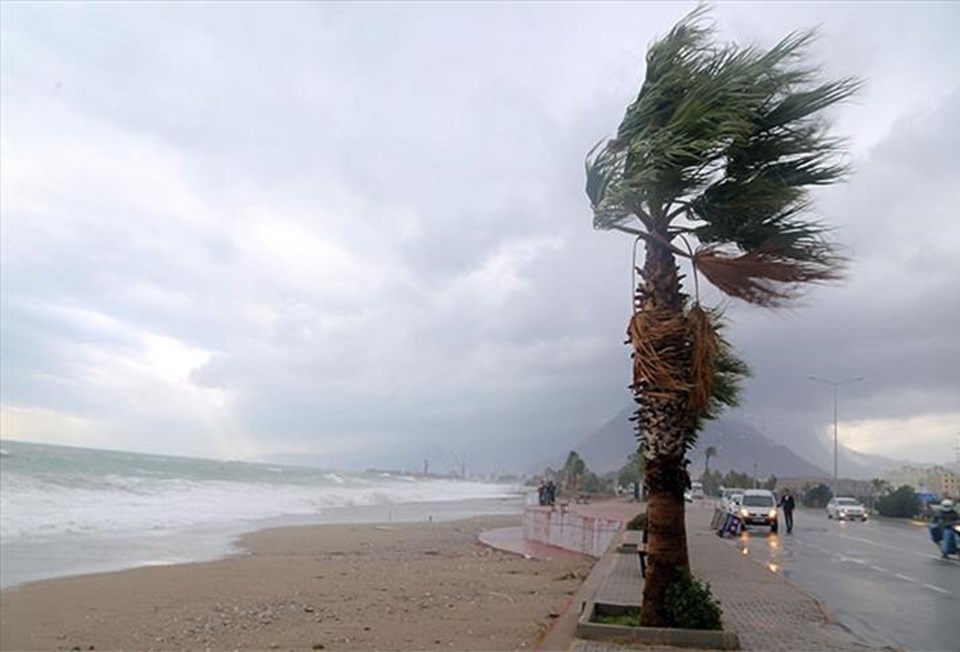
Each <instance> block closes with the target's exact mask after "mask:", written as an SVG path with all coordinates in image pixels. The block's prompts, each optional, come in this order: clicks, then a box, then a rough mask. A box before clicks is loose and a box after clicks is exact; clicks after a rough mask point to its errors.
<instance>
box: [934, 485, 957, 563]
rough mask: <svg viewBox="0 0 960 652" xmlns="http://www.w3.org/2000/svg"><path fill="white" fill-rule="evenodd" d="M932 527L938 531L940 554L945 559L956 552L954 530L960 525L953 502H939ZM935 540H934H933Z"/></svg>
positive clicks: (945, 500)
mask: <svg viewBox="0 0 960 652" xmlns="http://www.w3.org/2000/svg"><path fill="white" fill-rule="evenodd" d="M933 523H934V526H935V527H936V528H937V529H938V530H939V532H938V533H937V534H939V535H940V536H939V541H938V542H939V544H940V553H941V554H942V555H943V556H944V557H946V556H947V555H952V554H955V553H956V552H957V533H956V530H955V529H954V528H955V527H956V525H957V524H958V523H960V515H958V514H957V510H956V508H955V507H954V506H953V501H952V500H950V499H949V498H944V499H943V500H942V501H940V507H939V509H937V510H936V511H934V513H933ZM934 540H935V541H936V540H937V539H936V538H935V539H934Z"/></svg>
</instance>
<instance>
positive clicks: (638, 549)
mask: <svg viewBox="0 0 960 652" xmlns="http://www.w3.org/2000/svg"><path fill="white" fill-rule="evenodd" d="M617 552H623V553H636V555H637V557H638V558H639V559H640V577H646V576H647V531H646V530H625V531H624V532H623V537H622V538H621V539H620V545H619V546H617Z"/></svg>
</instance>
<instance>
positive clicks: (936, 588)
mask: <svg viewBox="0 0 960 652" xmlns="http://www.w3.org/2000/svg"><path fill="white" fill-rule="evenodd" d="M924 586H925V587H927V588H928V589H930V590H931V591H936V592H937V593H945V594H946V595H950V591H947V590H946V589H941V588H940V587H939V586H934V585H933V584H924Z"/></svg>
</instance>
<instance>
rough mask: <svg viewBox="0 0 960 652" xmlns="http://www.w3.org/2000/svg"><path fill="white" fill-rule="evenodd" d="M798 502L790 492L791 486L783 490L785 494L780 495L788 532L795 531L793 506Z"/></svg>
mask: <svg viewBox="0 0 960 652" xmlns="http://www.w3.org/2000/svg"><path fill="white" fill-rule="evenodd" d="M796 506H797V504H796V502H795V501H794V500H793V494H792V493H790V488H789V487H787V488H786V489H784V490H783V495H782V496H780V507H781V508H782V509H783V520H784V522H786V524H787V534H790V533H791V532H793V508H794V507H796Z"/></svg>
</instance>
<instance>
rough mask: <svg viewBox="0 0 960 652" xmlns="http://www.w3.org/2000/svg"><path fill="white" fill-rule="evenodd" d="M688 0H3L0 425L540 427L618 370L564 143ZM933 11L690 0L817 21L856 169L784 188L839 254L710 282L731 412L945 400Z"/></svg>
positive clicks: (377, 436) (415, 463)
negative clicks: (733, 348) (801, 292)
mask: <svg viewBox="0 0 960 652" xmlns="http://www.w3.org/2000/svg"><path fill="white" fill-rule="evenodd" d="M693 6H694V5H678V4H675V3H665V4H649V3H644V4H636V5H624V4H601V5H597V4H575V3H564V4H556V5H548V4H519V3H518V4H495V5H463V4H458V3H450V4H436V3H434V4H426V5H408V4H395V5H391V4H387V5H384V4H377V5H365V4H359V5H332V4H324V3H320V4H285V5H273V4H253V3H244V4H236V5H230V6H229V7H226V6H223V5H216V4H214V5H203V4H188V5H151V6H149V7H148V6H146V5H92V4H89V5H81V4H74V5H43V4H36V5H26V4H19V5H10V4H6V5H3V6H2V12H3V21H2V28H3V38H2V39H0V47H2V48H3V51H2V54H3V57H2V73H3V74H2V90H3V95H4V102H3V104H2V106H0V111H2V112H3V115H2V117H3V132H2V141H0V145H2V154H3V158H4V166H3V168H2V169H3V186H4V188H3V190H4V192H3V193H2V201H3V220H2V224H0V227H2V231H3V232H2V236H3V237H2V238H0V251H2V254H3V258H2V263H3V270H2V271H3V274H2V276H0V283H2V290H3V296H2V318H3V329H2V330H3V333H2V344H3V350H4V354H3V373H2V380H3V383H2V388H0V389H2V403H3V408H4V410H6V411H5V412H4V415H5V416H4V418H5V426H4V436H10V435H8V432H11V431H13V432H16V433H18V434H19V435H20V436H22V437H25V438H41V439H42V438H44V437H47V438H50V437H51V436H50V435H49V434H48V433H50V432H53V431H57V424H58V423H59V424H65V425H63V429H64V430H63V432H64V433H66V434H63V436H58V437H53V440H56V441H70V442H72V443H77V444H80V445H83V444H85V443H86V444H92V443H96V444H97V445H110V444H111V443H114V445H115V446H121V445H122V447H125V448H139V449H148V450H149V449H152V450H159V449H160V448H164V449H165V450H169V451H171V452H178V451H179V452H191V453H194V454H209V455H222V456H228V457H242V456H253V455H265V454H271V453H278V454H279V453H291V454H295V455H312V456H313V459H314V460H320V461H324V460H325V461H326V462H328V463H330V464H332V465H342V466H353V467H357V466H360V467H363V466H367V465H373V464H377V465H382V466H398V465H399V466H408V467H411V468H418V467H419V465H420V463H421V462H422V460H423V459H428V458H430V457H431V456H433V457H437V456H438V455H440V453H438V452H437V451H446V453H445V454H446V455H447V457H450V456H451V455H453V456H455V457H457V458H459V459H461V460H463V459H469V460H470V466H471V467H472V468H475V469H481V468H487V469H490V468H501V469H502V468H504V467H505V465H506V466H509V465H513V466H514V467H515V468H521V467H523V466H525V465H526V463H527V461H528V460H540V459H543V458H544V457H549V455H546V456H544V455H543V453H544V452H545V451H548V450H549V451H553V450H554V449H562V450H566V449H567V447H569V446H570V445H573V443H575V442H576V441H578V440H579V439H582V438H583V437H584V436H585V435H587V434H589V433H590V432H591V431H592V430H593V429H595V428H596V427H598V426H599V425H600V424H601V423H603V422H604V421H605V420H606V419H607V418H609V417H611V416H613V415H614V414H616V413H617V412H619V411H620V410H621V409H622V408H623V407H624V406H625V405H626V404H628V402H629V395H628V392H627V390H626V385H627V383H628V379H629V369H630V367H629V365H630V362H629V357H628V351H627V349H626V347H625V346H624V345H623V337H624V326H625V323H626V319H627V315H628V313H629V309H630V292H631V289H630V278H631V276H630V248H631V242H630V241H629V239H628V238H624V237H621V236H620V235H618V234H614V233H601V232H596V231H594V230H593V229H592V228H591V216H590V211H589V208H588V206H587V202H586V200H585V198H584V196H583V190H582V188H583V167H582V166H583V158H584V155H585V154H586V151H587V150H588V149H589V148H590V147H591V146H592V145H593V144H594V143H596V142H597V141H599V140H601V139H603V138H606V137H609V136H610V135H611V134H612V133H613V132H614V131H615V129H616V125H617V123H618V121H619V119H620V118H621V117H622V114H623V110H624V107H625V106H626V105H627V104H628V103H629V102H630V101H631V100H632V99H633V97H634V96H635V94H636V90H637V84H638V83H639V80H640V79H641V73H642V61H643V54H644V51H645V48H646V46H647V44H648V43H649V42H650V41H651V40H652V39H653V38H654V37H655V36H656V35H657V34H662V33H664V32H665V31H666V30H667V29H669V27H670V26H671V25H672V24H673V23H674V22H675V20H676V19H677V18H678V17H679V16H681V15H682V14H684V13H685V12H686V11H688V10H689V9H691V8H692V7H693ZM955 14H956V10H955V9H954V8H953V7H951V6H949V5H924V6H923V7H922V8H919V9H918V8H914V7H913V6H910V7H908V6H905V5H904V6H899V7H898V6H893V7H892V8H891V6H890V5H884V6H883V7H882V8H880V9H870V8H866V9H861V8H857V7H854V6H852V5H809V4H788V5H782V4H778V5H776V6H773V5H771V6H763V5H734V4H729V5H720V6H719V7H718V8H717V18H718V23H719V25H720V26H721V27H722V28H723V29H725V30H726V32H725V34H728V35H732V36H735V37H736V38H737V39H739V40H742V41H748V40H757V41H760V42H762V43H767V44H769V43H770V42H772V41H773V40H775V39H777V38H780V37H782V36H783V35H784V34H786V33H787V32H789V31H791V30H793V29H797V28H802V27H805V26H811V25H815V24H818V23H822V32H823V37H822V40H821V42H820V43H819V44H818V49H817V51H816V52H817V54H818V56H820V57H821V58H822V60H823V61H824V62H825V69H826V70H827V71H828V73H829V74H831V75H851V74H852V75H861V76H864V77H867V78H868V80H869V82H870V84H869V86H868V91H867V92H866V93H865V94H864V96H863V97H862V98H861V99H860V100H859V103H857V104H853V105H850V106H848V107H844V108H843V109H841V110H840V111H839V112H838V115H837V117H838V126H839V127H841V128H843V130H844V132H845V133H849V134H850V135H851V137H852V147H853V152H854V163H855V166H856V168H857V174H856V175H855V176H854V177H853V178H852V180H851V182H850V183H849V184H847V185H846V186H844V187H842V188H838V189H833V190H830V191H829V192H824V193H820V194H819V195H818V198H819V200H820V208H821V209H822V212H823V214H824V215H825V216H826V217H827V219H828V220H829V221H830V223H832V224H835V225H837V227H838V231H837V235H838V237H839V238H840V239H841V240H843V242H844V243H845V244H847V245H848V247H849V249H850V253H851V257H852V258H853V260H854V263H853V266H852V267H851V270H850V280H849V281H848V283H847V284H845V285H842V286H840V287H839V288H835V289H820V290H817V291H815V292H814V293H812V294H811V296H810V299H809V301H808V305H807V306H805V307H799V308H797V309H796V310H795V311H793V312H790V313H787V314H784V315H770V314H767V313H762V312H756V311H753V310H750V309H747V308H744V307H740V306H733V307H731V309H730V311H729V314H730V317H731V319H732V324H731V327H730V330H729V335H730V337H731V339H732V340H733V341H734V342H735V343H736V344H737V345H738V346H739V347H740V348H741V349H742V351H743V353H744V355H745V357H747V358H748V359H749V360H750V362H751V363H752V364H753V366H754V368H755V370H756V376H755V378H754V380H753V381H752V382H751V383H750V385H749V391H748V393H747V396H746V405H745V407H744V409H743V412H744V413H745V414H748V415H749V416H750V418H751V419H754V420H761V421H765V422H767V423H768V424H778V425H777V427H776V428H774V427H773V426H771V428H770V429H771V430H778V431H782V433H783V437H800V438H806V439H811V438H815V433H817V432H822V431H823V426H824V424H825V409H824V406H825V405H826V403H825V401H826V400H827V397H826V396H825V395H826V392H827V390H828V388H826V387H822V386H816V385H814V384H812V383H810V382H809V381H807V380H806V379H805V378H806V375H808V374H817V375H822V376H826V377H837V378H842V377H847V376H855V375H863V376H865V377H866V378H867V381H866V382H864V383H860V384H857V385H855V386H850V387H845V388H844V389H843V397H844V410H845V412H844V414H845V415H846V414H849V415H850V416H849V418H851V419H859V420H861V421H868V420H871V419H873V420H883V419H892V420H893V421H891V423H894V424H895V423H899V422H898V421H897V420H902V419H908V418H909V419H914V422H916V420H917V419H923V418H925V416H928V415H933V417H931V418H933V421H932V422H931V423H933V422H934V421H935V422H936V423H937V424H941V426H942V418H940V417H936V415H942V414H944V413H948V414H949V413H954V414H956V413H960V406H957V404H956V397H957V396H960V391H957V386H956V380H957V378H956V374H955V373H953V374H952V373H951V371H952V370H951V369H950V367H949V365H948V364H946V362H945V360H948V359H950V352H951V350H954V351H955V348H953V349H951V346H952V341H951V340H952V330H953V328H952V324H954V323H956V321H957V317H958V316H960V315H957V308H956V305H957V304H956V302H951V301H949V300H947V297H949V296H951V293H955V289H956V287H957V278H958V277H957V267H956V263H955V262H954V261H955V256H952V255H949V254H950V252H952V251H955V250H956V248H957V247H956V245H957V240H958V236H957V232H956V227H955V226H953V225H954V224H955V223H956V221H955V220H953V216H952V213H951V212H950V211H951V210H952V207H953V206H955V205H956V203H957V202H956V199H957V197H956V190H955V187H954V186H953V185H951V183H950V180H951V179H955V178H957V174H956V172H957V164H956V161H955V159H953V158H951V155H950V152H951V151H954V152H955V151H956V145H957V137H958V133H960V131H958V129H957V128H956V124H957V123H958V121H957V120H955V119H954V118H955V117H956V113H957V95H956V91H955V90H954V91H953V94H952V95H951V94H950V91H951V89H950V88H949V87H945V86H944V84H945V83H953V82H952V81H951V80H952V79H953V78H952V77H951V74H952V70H951V68H950V65H949V63H948V62H949V61H951V60H956V59H957V55H958V52H957V46H956V44H955V41H954V39H953V36H952V34H950V33H949V30H948V29H946V27H945V26H946V25H947V24H949V23H950V18H951V17H952V16H954V15H955ZM954 22H955V21H954ZM904 26H906V27H909V29H906V27H904ZM854 27H856V29H854ZM901 32H902V35H901V36H902V38H901V41H902V43H901V47H899V48H887V47H886V44H887V43H888V41H889V38H890V37H891V35H900V34H901ZM894 50H895V52H894ZM917 71H922V72H917ZM921 213H922V214H921ZM919 220H922V221H923V222H924V224H925V228H924V229H923V231H922V232H920V233H918V232H917V230H916V229H915V228H914V224H915V222H916V221H919ZM954 357H955V356H954ZM847 410H849V412H847ZM72 417H82V418H83V419H85V421H84V422H83V424H81V425H82V426H83V427H80V426H76V423H74V422H73V421H69V419H70V418H72ZM31 419H32V420H33V421H31ZM58 419H60V421H58ZM937 419H940V420H937ZM41 422H42V427H40V426H38V425H36V424H37V423H41ZM31 424H34V425H31ZM71 424H72V425H71ZM68 426H69V428H68ZM75 426H76V427H75ZM941 426H937V427H939V428H940V430H943V428H942V427H941ZM874 427H880V426H874ZM931 427H933V426H931ZM70 428H73V429H72V430H71V429H70ZM940 430H937V431H936V432H933V431H931V433H925V434H924V437H926V439H927V440H928V441H929V442H930V447H931V448H930V449H929V451H927V452H924V453H923V455H924V457H926V458H927V459H930V458H931V457H932V456H933V455H934V452H933V451H934V450H935V449H936V448H937V447H938V446H940V445H941V443H940V442H941V440H942V437H943V432H940ZM92 432H96V433H100V434H99V435H98V438H97V439H90V437H92V435H91V434H90V433H92ZM768 434H775V433H768ZM938 437H939V439H938ZM918 450H919V449H918ZM451 451H452V452H451ZM448 461H449V460H448Z"/></svg>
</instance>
